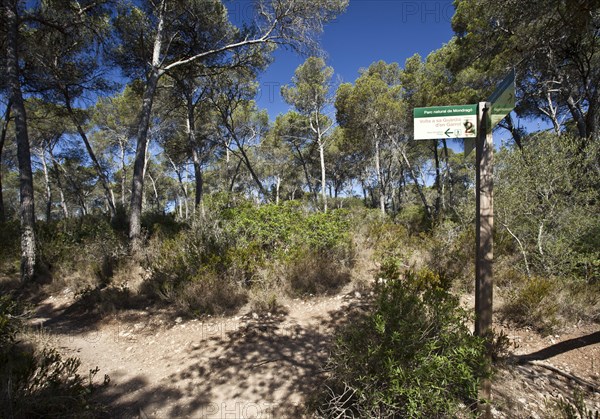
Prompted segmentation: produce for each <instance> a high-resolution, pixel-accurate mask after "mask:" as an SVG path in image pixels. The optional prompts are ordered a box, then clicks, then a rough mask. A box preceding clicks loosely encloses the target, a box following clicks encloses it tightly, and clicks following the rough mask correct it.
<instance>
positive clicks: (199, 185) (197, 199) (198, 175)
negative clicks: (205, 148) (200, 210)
mask: <svg viewBox="0 0 600 419" xmlns="http://www.w3.org/2000/svg"><path fill="white" fill-rule="evenodd" d="M192 160H193V163H194V181H195V185H196V190H195V194H194V207H195V208H197V207H198V206H199V205H200V203H201V202H202V194H203V193H204V177H203V173H202V164H201V162H200V157H199V156H198V152H197V151H196V148H195V147H194V148H192Z"/></svg>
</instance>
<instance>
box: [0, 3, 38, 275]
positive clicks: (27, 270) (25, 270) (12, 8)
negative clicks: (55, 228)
mask: <svg viewBox="0 0 600 419" xmlns="http://www.w3.org/2000/svg"><path fill="white" fill-rule="evenodd" d="M2 6H3V9H4V10H3V13H4V17H5V24H6V28H5V29H6V49H5V53H6V61H5V62H6V70H5V72H6V76H5V77H6V82H7V85H8V88H9V91H10V99H9V100H10V102H11V103H12V104H13V108H12V110H13V112H14V116H15V134H16V140H17V159H18V162H19V192H20V206H21V209H20V218H21V281H22V282H28V281H31V280H32V279H33V277H34V275H35V209H34V197H33V174H32V171H31V152H30V149H29V136H28V133H27V115H26V111H25V103H24V102H23V94H22V92H21V82H20V80H19V57H18V43H19V41H18V30H19V22H18V17H17V8H18V2H17V1H16V0H3V2H2Z"/></svg>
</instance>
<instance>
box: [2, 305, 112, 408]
mask: <svg viewBox="0 0 600 419" xmlns="http://www.w3.org/2000/svg"><path fill="white" fill-rule="evenodd" d="M19 314H20V311H19V307H18V305H17V304H16V303H15V302H14V301H13V300H12V298H11V297H10V296H7V295H5V296H2V297H0V405H1V406H2V415H3V416H2V417H6V418H31V417H47V418H62V417H94V415H95V414H96V413H98V409H99V406H97V405H93V404H92V403H91V401H90V395H91V393H92V391H93V389H94V385H93V384H92V380H93V377H94V376H95V375H96V373H97V372H98V369H94V370H90V372H89V376H88V377H82V376H81V375H80V374H79V372H78V370H79V366H80V361H79V359H77V358H66V359H63V358H62V357H61V356H60V354H58V352H56V350H54V349H48V348H44V349H43V350H41V351H39V350H38V349H37V348H35V347H33V346H31V345H26V344H24V343H22V342H19V341H18V340H17V337H18V335H17V334H18V330H19V329H20V327H21V326H22V325H21V323H20V321H19V320H18V319H19V317H18V316H19ZM106 379H107V377H105V380H106Z"/></svg>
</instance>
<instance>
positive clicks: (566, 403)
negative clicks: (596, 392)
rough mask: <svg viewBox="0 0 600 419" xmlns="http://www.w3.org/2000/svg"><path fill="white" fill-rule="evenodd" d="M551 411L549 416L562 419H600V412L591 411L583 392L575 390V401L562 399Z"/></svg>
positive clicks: (556, 402)
mask: <svg viewBox="0 0 600 419" xmlns="http://www.w3.org/2000/svg"><path fill="white" fill-rule="evenodd" d="M550 407H551V408H550V409H549V410H550V412H549V414H550V415H551V416H552V417H556V418H560V419H598V418H600V411H598V410H592V409H589V408H588V407H587V406H586V404H585V400H584V397H583V392H582V391H580V390H577V389H576V390H575V392H574V394H573V399H572V400H569V399H565V398H564V397H560V398H559V399H557V400H556V401H555V402H554V403H553V404H552V405H551V406H550Z"/></svg>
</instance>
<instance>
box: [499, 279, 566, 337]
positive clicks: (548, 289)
mask: <svg viewBox="0 0 600 419" xmlns="http://www.w3.org/2000/svg"><path fill="white" fill-rule="evenodd" d="M557 291H558V290H557V287H556V285H555V284H554V282H553V281H552V280H550V279H547V278H540V277H537V276H534V277H531V278H527V279H525V283H524V284H519V285H517V287H516V288H515V289H514V290H511V291H510V292H509V294H508V298H507V300H508V301H507V302H506V304H505V306H504V307H503V309H502V312H503V315H504V317H505V318H507V319H510V320H512V321H514V322H516V323H517V324H519V325H522V326H532V327H535V328H538V329H541V330H546V331H548V330H551V329H553V328H554V327H555V326H556V325H557V318H556V316H557V312H558V308H559V305H558V302H557V298H556V296H557Z"/></svg>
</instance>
